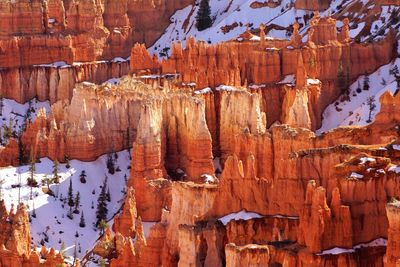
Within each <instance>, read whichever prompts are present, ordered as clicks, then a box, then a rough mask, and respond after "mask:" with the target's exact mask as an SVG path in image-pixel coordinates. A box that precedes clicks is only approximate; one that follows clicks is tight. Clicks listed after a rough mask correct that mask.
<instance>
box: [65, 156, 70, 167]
mask: <svg viewBox="0 0 400 267" xmlns="http://www.w3.org/2000/svg"><path fill="white" fill-rule="evenodd" d="M64 160H65V168H67V169H69V168H70V167H71V165H70V164H69V156H68V155H65V156H64Z"/></svg>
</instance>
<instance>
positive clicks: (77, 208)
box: [74, 191, 81, 214]
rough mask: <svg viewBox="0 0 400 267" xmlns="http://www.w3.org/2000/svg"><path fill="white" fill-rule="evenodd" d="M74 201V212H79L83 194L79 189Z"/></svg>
mask: <svg viewBox="0 0 400 267" xmlns="http://www.w3.org/2000/svg"><path fill="white" fill-rule="evenodd" d="M74 202H75V210H74V213H75V214H79V205H80V204H81V194H80V193H79V191H78V193H76V196H75V200H74Z"/></svg>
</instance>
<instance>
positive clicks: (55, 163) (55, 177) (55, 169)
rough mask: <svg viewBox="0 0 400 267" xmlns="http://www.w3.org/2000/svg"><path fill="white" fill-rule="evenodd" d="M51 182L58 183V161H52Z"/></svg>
mask: <svg viewBox="0 0 400 267" xmlns="http://www.w3.org/2000/svg"><path fill="white" fill-rule="evenodd" d="M53 181H54V183H56V184H59V183H60V176H59V175H58V160H54V161H53Z"/></svg>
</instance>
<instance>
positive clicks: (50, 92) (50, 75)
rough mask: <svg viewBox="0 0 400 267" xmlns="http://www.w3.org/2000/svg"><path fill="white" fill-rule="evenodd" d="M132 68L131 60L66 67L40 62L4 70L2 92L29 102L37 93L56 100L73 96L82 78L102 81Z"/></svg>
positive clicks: (0, 73) (41, 97) (0, 83)
mask: <svg viewBox="0 0 400 267" xmlns="http://www.w3.org/2000/svg"><path fill="white" fill-rule="evenodd" d="M128 72H129V62H125V61H124V62H93V63H81V64H73V65H65V66H62V67H52V66H46V65H38V66H33V67H26V68H6V69H4V70H0V92H1V95H2V96H3V97H5V98H9V99H13V100H15V101H17V102H19V103H26V102H28V101H29V100H31V99H32V98H34V97H36V98H37V99H38V100H40V101H47V100H48V101H50V103H52V104H53V103H55V102H57V101H59V100H71V98H72V94H73V89H74V87H75V85H76V84H77V83H79V82H83V81H87V82H93V83H102V82H105V81H107V80H108V79H111V78H114V77H121V76H124V75H126V74H128Z"/></svg>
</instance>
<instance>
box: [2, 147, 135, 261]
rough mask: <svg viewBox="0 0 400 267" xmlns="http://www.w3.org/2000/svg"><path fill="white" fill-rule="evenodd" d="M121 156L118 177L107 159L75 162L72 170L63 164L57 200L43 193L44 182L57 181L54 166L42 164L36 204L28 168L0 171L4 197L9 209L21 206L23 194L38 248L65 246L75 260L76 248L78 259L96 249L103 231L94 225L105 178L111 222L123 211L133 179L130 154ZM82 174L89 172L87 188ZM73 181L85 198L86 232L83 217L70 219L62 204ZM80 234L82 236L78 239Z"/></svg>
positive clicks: (44, 161) (38, 171)
mask: <svg viewBox="0 0 400 267" xmlns="http://www.w3.org/2000/svg"><path fill="white" fill-rule="evenodd" d="M117 155H118V159H117V160H116V163H115V166H116V167H117V166H118V167H119V168H120V170H121V171H119V172H116V173H115V174H114V175H111V174H109V173H108V169H107V166H106V162H107V156H106V155H104V156H102V157H100V158H99V159H97V160H96V161H94V162H81V161H77V160H72V161H71V162H70V165H71V166H70V168H66V165H65V164H60V165H59V175H60V178H61V179H60V184H52V185H51V186H50V189H51V190H52V191H53V192H54V193H55V195H56V196H57V197H52V196H49V195H47V194H45V193H44V192H43V190H42V185H41V182H40V181H41V180H42V179H43V178H44V176H45V175H47V177H49V178H50V177H53V174H52V171H53V162H52V161H51V160H49V159H47V158H44V159H41V160H40V163H37V164H36V173H35V179H36V180H37V181H38V182H39V184H40V186H39V187H38V188H33V199H32V200H31V199H30V187H29V186H28V185H27V179H28V177H29V174H30V173H29V167H28V166H22V167H19V168H13V167H9V168H1V169H0V177H1V179H2V180H3V181H4V184H3V185H2V194H3V198H4V200H5V202H6V204H7V206H8V208H10V207H11V205H12V204H14V205H17V204H18V196H19V194H20V199H21V202H23V203H25V204H26V205H28V207H29V211H30V215H31V234H32V237H33V240H32V242H33V245H34V247H40V246H41V245H40V242H41V241H42V240H43V241H45V242H44V244H45V245H46V246H47V247H53V248H55V249H60V248H61V243H62V242H64V243H65V254H66V255H69V256H73V255H74V249H75V246H76V252H77V255H78V256H80V257H81V256H83V255H85V253H86V250H88V249H91V248H92V247H93V246H94V243H95V241H96V240H97V238H98V237H99V234H100V231H99V230H97V229H96V228H95V227H94V226H93V224H94V223H95V221H96V207H97V199H98V196H99V193H100V191H101V186H102V184H103V181H104V179H105V177H106V176H107V177H108V188H109V189H110V194H111V201H110V202H109V203H108V219H111V218H112V217H113V216H114V214H115V213H116V212H117V211H118V210H119V209H120V207H121V205H122V199H123V198H124V192H125V191H126V188H125V186H126V179H127V178H128V177H129V169H128V167H129V166H130V157H129V153H128V152H127V151H123V152H119V153H117ZM82 170H85V172H86V174H87V177H86V181H87V182H86V184H83V183H81V182H80V174H81V171H82ZM19 174H20V175H19ZM19 176H20V182H19ZM70 180H72V188H73V194H74V197H75V196H76V193H77V192H79V193H80V196H81V202H80V203H81V204H80V207H79V210H80V211H83V213H84V218H85V222H86V227H84V228H82V227H80V226H79V222H80V214H73V215H74V217H73V219H72V220H71V219H69V218H68V217H67V214H68V212H69V206H68V204H67V203H65V201H62V199H66V198H67V195H68V194H67V193H68V187H69V183H70ZM19 183H20V184H21V185H22V187H21V188H20V193H19V188H17V187H15V185H17V184H19ZM13 187H15V188H13ZM44 188H46V187H44ZM92 206H93V208H92ZM33 210H35V212H33ZM33 213H36V218H34V217H33ZM76 234H77V235H78V236H77V237H76ZM46 235H47V236H48V240H47V239H46ZM46 241H47V242H46Z"/></svg>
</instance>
